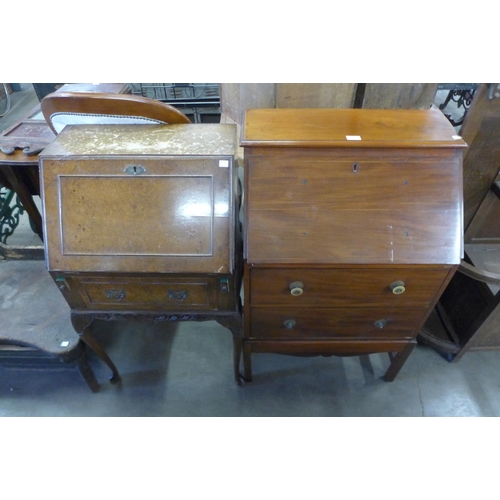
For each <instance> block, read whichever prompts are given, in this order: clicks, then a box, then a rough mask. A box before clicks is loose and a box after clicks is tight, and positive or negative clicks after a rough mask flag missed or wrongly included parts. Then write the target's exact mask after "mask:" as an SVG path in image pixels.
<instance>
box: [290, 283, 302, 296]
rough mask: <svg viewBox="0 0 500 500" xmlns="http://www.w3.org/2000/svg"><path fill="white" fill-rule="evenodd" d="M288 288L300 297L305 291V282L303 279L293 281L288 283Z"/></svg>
mask: <svg viewBox="0 0 500 500" xmlns="http://www.w3.org/2000/svg"><path fill="white" fill-rule="evenodd" d="M288 288H289V289H290V293H291V294H292V295H293V296H294V297H298V296H299V295H302V294H303V293H304V283H302V281H293V282H292V283H290V284H289V285H288Z"/></svg>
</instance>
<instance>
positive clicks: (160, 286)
mask: <svg viewBox="0 0 500 500" xmlns="http://www.w3.org/2000/svg"><path fill="white" fill-rule="evenodd" d="M77 283H78V287H79V289H80V293H81V295H82V298H83V300H84V302H85V304H86V306H87V307H88V308H89V309H131V310H133V309H137V310H141V309H148V310H149V309H151V310H182V309H186V308H189V309H214V308H215V307H216V302H217V296H216V291H215V290H216V289H215V285H216V280H215V279H210V278H208V279H202V280H198V279H179V280H175V279H172V280H154V279H151V280H145V279H140V278H129V279H106V278H103V279H99V278H94V279H79V280H77Z"/></svg>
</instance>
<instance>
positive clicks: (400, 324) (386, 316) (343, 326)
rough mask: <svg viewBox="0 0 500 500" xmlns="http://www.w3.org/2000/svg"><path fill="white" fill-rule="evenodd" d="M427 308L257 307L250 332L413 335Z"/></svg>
mask: <svg viewBox="0 0 500 500" xmlns="http://www.w3.org/2000/svg"><path fill="white" fill-rule="evenodd" d="M426 312H427V308H425V307H421V308H410V309H400V308H393V307H385V308H384V307H377V308H375V307H368V308H343V309H316V308H312V309H307V310H306V309H293V308H267V307H266V308H264V307H262V308H261V307H254V308H252V309H251V311H250V323H249V330H247V332H248V331H249V335H248V334H247V336H249V337H250V338H255V339H268V338H275V339H282V340H285V339H304V340H305V339H313V338H366V339H374V338H377V339H384V338H387V339H391V338H394V339H411V338H413V337H414V336H415V335H416V333H417V332H415V329H416V327H417V326H418V324H419V322H420V320H421V319H422V318H423V316H424V314H425V313H426Z"/></svg>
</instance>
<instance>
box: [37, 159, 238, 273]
mask: <svg viewBox="0 0 500 500" xmlns="http://www.w3.org/2000/svg"><path fill="white" fill-rule="evenodd" d="M220 165H224V167H221V166H220ZM41 169H42V177H43V182H44V208H45V224H46V227H45V233H46V243H45V244H46V251H47V260H48V265H49V269H51V270H59V271H82V270H85V271H89V272H94V271H96V272H98V271H106V272H172V270H175V272H182V273H183V272H193V273H229V272H231V271H232V268H233V264H234V263H233V248H234V243H233V239H234V216H233V188H232V182H233V174H232V158H230V157H225V158H222V159H221V158H203V157H200V158H199V159H192V158H175V159H172V158H158V159H152V158H143V157H130V158H116V159H109V158H108V159H106V158H93V159H90V158H89V159H64V160H63V159H59V160H55V159H45V160H44V161H43V162H42V167H41Z"/></svg>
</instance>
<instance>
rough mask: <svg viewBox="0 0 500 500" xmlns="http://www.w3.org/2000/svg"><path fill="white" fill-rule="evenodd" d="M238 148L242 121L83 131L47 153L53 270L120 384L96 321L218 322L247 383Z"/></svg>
mask: <svg viewBox="0 0 500 500" xmlns="http://www.w3.org/2000/svg"><path fill="white" fill-rule="evenodd" d="M236 145H237V144H236V128H235V126H234V125H220V124H183V125H89V126H87V125H80V126H68V127H66V128H65V129H64V130H63V131H62V132H61V134H60V135H59V136H57V138H56V139H55V140H54V142H52V143H51V144H50V145H49V146H48V147H47V148H46V149H45V150H44V152H43V154H42V155H41V157H40V158H41V159H40V177H41V182H42V194H43V197H42V200H43V215H44V217H43V219H44V234H45V251H46V264H47V267H48V270H49V272H50V274H51V276H52V277H53V279H54V281H55V282H56V284H57V285H58V287H59V289H60V290H61V292H62V294H63V295H64V297H65V298H66V301H67V302H68V304H69V306H70V308H71V319H72V324H73V326H74V328H75V330H76V332H77V333H78V334H79V335H80V336H81V338H82V340H83V341H84V342H86V344H87V345H89V347H91V348H92V349H93V350H94V351H95V352H96V353H97V354H98V356H99V357H100V358H101V359H102V360H103V361H104V362H105V363H107V364H108V366H109V367H110V368H111V370H112V373H113V376H112V378H111V380H112V381H115V380H117V379H118V378H119V374H118V370H117V369H116V367H115V365H114V364H113V362H112V361H111V359H110V358H109V357H108V355H107V354H106V352H105V351H104V350H103V349H102V347H101V346H100V345H99V344H98V343H97V342H96V340H95V338H94V337H93V336H92V334H91V331H90V325H91V323H92V321H93V320H94V319H101V320H115V319H116V320H121V319H149V320H153V321H156V322H162V321H187V320H194V321H204V320H215V321H217V322H219V323H220V324H222V325H223V326H225V327H227V328H228V329H230V330H231V332H232V333H233V338H234V345H235V350H234V353H235V357H234V362H235V370H234V373H235V378H236V381H237V382H238V383H239V381H240V376H239V370H238V366H237V362H238V361H239V353H240V352H241V340H242V327H241V303H240V295H239V293H240V286H241V268H242V259H241V252H242V250H241V237H240V236H239V222H238V217H237V212H238V210H239V207H238V199H239V195H238V190H237V178H236V175H235V166H234V152H235V148H236ZM237 356H238V357H237Z"/></svg>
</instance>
